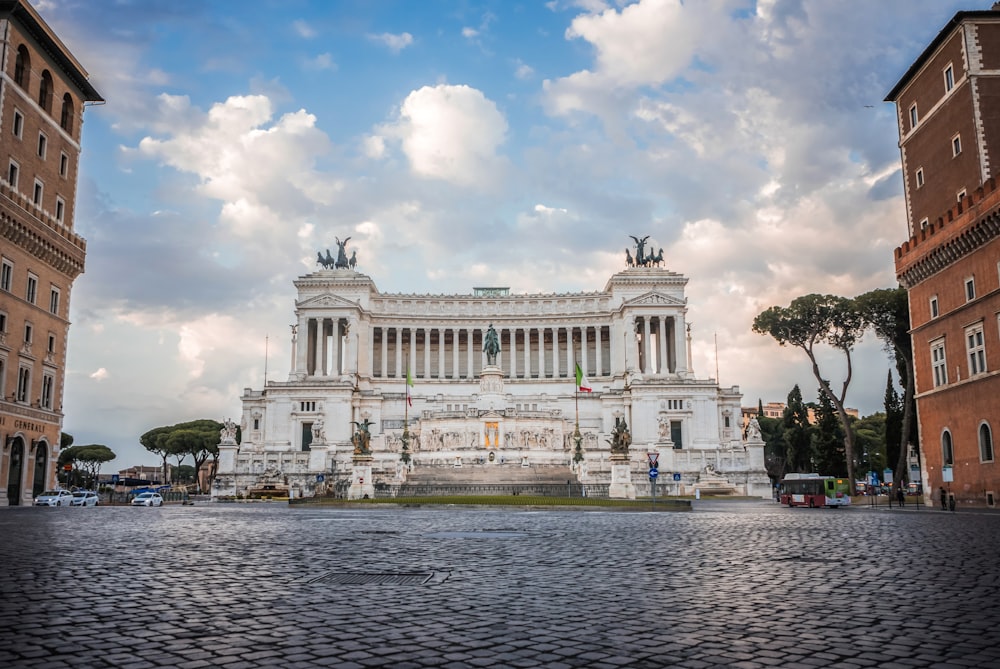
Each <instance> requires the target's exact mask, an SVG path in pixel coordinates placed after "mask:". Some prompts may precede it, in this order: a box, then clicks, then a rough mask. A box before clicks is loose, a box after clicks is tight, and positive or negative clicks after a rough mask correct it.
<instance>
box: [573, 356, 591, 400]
mask: <svg viewBox="0 0 1000 669" xmlns="http://www.w3.org/2000/svg"><path fill="white" fill-rule="evenodd" d="M576 389H577V390H579V391H580V392H581V393H591V392H593V391H594V389H593V388H591V387H590V381H588V380H587V377H586V376H584V375H583V370H582V369H580V363H576Z"/></svg>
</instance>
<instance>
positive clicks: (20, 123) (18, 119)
mask: <svg viewBox="0 0 1000 669" xmlns="http://www.w3.org/2000/svg"><path fill="white" fill-rule="evenodd" d="M12 130H13V131H14V136H15V137H17V138H18V139H21V133H23V132H24V114H22V113H21V112H19V111H17V110H16V109H15V110H14V126H13V128H12Z"/></svg>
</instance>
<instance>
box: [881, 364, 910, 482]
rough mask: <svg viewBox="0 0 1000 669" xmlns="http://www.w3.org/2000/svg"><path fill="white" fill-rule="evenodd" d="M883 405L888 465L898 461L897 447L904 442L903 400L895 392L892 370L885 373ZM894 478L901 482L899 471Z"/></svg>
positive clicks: (904, 459) (904, 468) (901, 446)
mask: <svg viewBox="0 0 1000 669" xmlns="http://www.w3.org/2000/svg"><path fill="white" fill-rule="evenodd" d="M883 407H884V409H885V455H886V462H888V463H889V465H890V466H893V465H896V464H898V463H899V460H900V458H899V449H900V448H905V447H904V446H903V444H905V443H906V441H905V440H904V439H902V435H903V401H902V399H900V397H899V393H897V392H896V388H895V386H894V384H893V382H892V372H891V371H889V372H887V373H886V380H885V399H884V400H883ZM903 462H904V465H903V470H904V472H905V470H906V465H905V462H906V457H905V453H904V457H903ZM895 474H896V478H894V479H893V480H894V481H899V482H900V483H903V480H904V479H902V478H898V477H899V476H900V475H901V472H899V471H896V472H895Z"/></svg>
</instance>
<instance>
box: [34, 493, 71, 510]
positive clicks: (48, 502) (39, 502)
mask: <svg viewBox="0 0 1000 669" xmlns="http://www.w3.org/2000/svg"><path fill="white" fill-rule="evenodd" d="M72 504H73V493H71V492H70V491H69V490H46V491H45V492H43V493H42V494H41V495H39V496H38V497H36V498H35V506H70V505H72Z"/></svg>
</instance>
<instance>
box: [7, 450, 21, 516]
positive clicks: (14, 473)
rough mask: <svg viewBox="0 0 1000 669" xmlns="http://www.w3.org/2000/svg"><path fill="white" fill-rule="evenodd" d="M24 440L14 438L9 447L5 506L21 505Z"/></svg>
mask: <svg viewBox="0 0 1000 669" xmlns="http://www.w3.org/2000/svg"><path fill="white" fill-rule="evenodd" d="M23 470H24V440H23V439H22V438H21V437H16V438H15V439H14V442H13V443H12V444H11V445H10V469H8V473H7V504H9V505H10V506H20V505H21V479H22V478H23V474H24V471H23Z"/></svg>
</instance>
